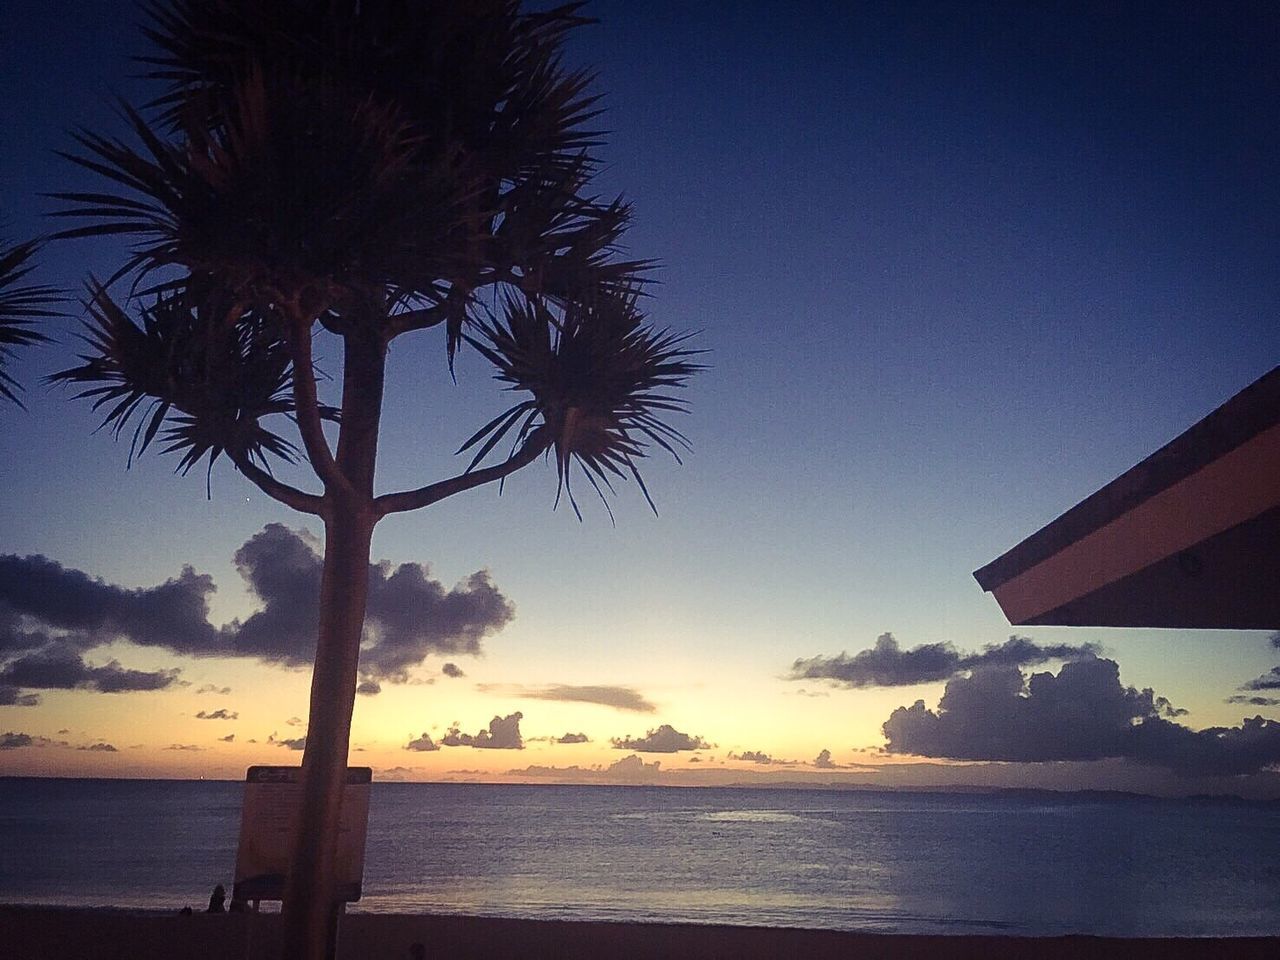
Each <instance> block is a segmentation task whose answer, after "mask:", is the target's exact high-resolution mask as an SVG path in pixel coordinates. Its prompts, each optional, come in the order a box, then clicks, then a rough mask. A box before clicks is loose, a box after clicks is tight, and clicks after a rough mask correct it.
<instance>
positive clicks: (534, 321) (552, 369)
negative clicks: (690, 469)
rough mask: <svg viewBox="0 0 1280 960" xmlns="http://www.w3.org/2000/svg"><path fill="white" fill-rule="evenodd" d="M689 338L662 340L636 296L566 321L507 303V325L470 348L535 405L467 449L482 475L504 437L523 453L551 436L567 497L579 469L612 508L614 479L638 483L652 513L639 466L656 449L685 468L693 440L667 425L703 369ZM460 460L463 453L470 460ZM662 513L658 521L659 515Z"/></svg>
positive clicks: (497, 324) (517, 408)
mask: <svg viewBox="0 0 1280 960" xmlns="http://www.w3.org/2000/svg"><path fill="white" fill-rule="evenodd" d="M687 339H688V338H687V335H686V336H682V335H677V334H672V333H670V332H666V331H658V330H655V329H654V328H653V327H652V326H650V325H649V324H647V323H646V322H645V320H644V317H643V315H642V314H641V313H640V311H639V310H638V309H637V297H636V295H635V294H631V295H627V296H622V297H616V296H604V297H600V298H599V299H597V300H595V301H594V302H592V303H591V304H590V305H589V306H578V307H575V308H573V309H570V310H569V311H567V312H566V313H565V314H564V316H563V317H561V318H557V317H556V316H555V315H553V314H552V312H551V311H549V310H547V309H546V308H545V307H543V306H542V305H540V304H539V303H538V302H537V301H529V300H520V299H517V298H515V297H508V298H507V299H506V303H505V309H504V311H503V316H502V318H501V319H498V318H493V319H489V320H486V321H481V322H479V323H477V324H476V329H475V333H474V334H468V335H467V340H468V342H470V343H471V344H472V345H473V346H474V347H475V348H476V349H477V350H479V351H480V353H482V354H483V355H484V356H485V357H486V358H487V359H488V360H489V361H490V362H492V363H493V365H494V366H495V367H496V368H497V373H496V374H495V377H496V378H497V379H498V380H500V381H502V382H504V383H507V384H509V388H508V389H511V390H516V391H520V392H524V393H528V394H529V395H530V396H529V398H528V399H526V400H522V401H520V402H518V403H516V404H513V405H512V406H511V407H509V408H508V409H507V410H506V411H504V412H503V413H502V414H500V415H499V416H497V417H495V418H494V419H493V420H491V421H490V422H489V423H487V424H486V425H485V426H484V427H482V428H481V429H480V430H479V431H477V432H476V433H475V434H474V435H473V436H472V437H471V438H470V439H469V440H468V441H467V442H466V443H465V444H463V446H462V451H466V450H469V449H471V448H472V447H476V448H477V451H476V453H475V456H474V459H473V460H472V463H471V466H472V467H474V466H475V465H476V464H477V463H479V462H480V461H481V460H483V458H484V457H485V456H486V455H487V454H488V453H489V451H490V450H492V449H493V448H494V447H495V446H496V445H497V444H498V443H500V442H501V441H502V439H503V437H505V436H507V435H508V434H512V433H514V436H515V442H516V444H517V445H518V444H520V443H523V442H524V441H525V440H526V439H527V438H528V437H529V436H531V435H533V434H535V433H539V434H543V435H546V434H549V435H550V437H551V438H552V450H553V451H554V455H555V461H556V472H557V476H558V481H559V483H558V487H557V499H558V497H559V491H560V490H563V491H564V492H565V493H567V494H568V496H569V500H570V503H571V504H572V505H573V508H574V512H575V513H578V514H579V516H581V513H580V512H579V511H578V505H577V501H576V499H575V498H574V495H573V489H572V486H571V483H570V471H569V468H570V466H571V465H573V464H574V463H576V464H578V465H579V466H580V467H581V468H582V472H583V474H584V475H585V476H586V478H587V480H588V481H589V482H590V483H591V485H592V487H593V488H594V489H595V491H596V492H597V493H598V494H600V495H601V499H602V500H604V491H603V490H602V489H601V485H603V486H604V488H605V489H609V490H612V481H613V479H620V478H625V477H627V476H628V475H629V476H631V477H633V478H634V479H635V480H636V482H637V484H638V485H639V486H640V489H641V491H642V492H643V493H644V495H645V499H646V500H648V502H649V506H650V507H653V506H654V504H653V499H652V498H651V497H650V496H649V491H648V489H647V488H646V487H645V484H644V480H643V479H642V478H641V476H640V472H639V469H638V460H639V459H640V458H642V457H644V456H645V452H646V448H647V447H648V446H649V445H650V444H651V443H652V444H656V445H657V446H659V447H661V448H662V449H664V450H666V451H667V452H668V453H670V454H671V455H672V456H673V457H675V458H676V460H677V461H679V459H680V455H679V448H681V447H684V448H687V447H688V440H687V439H686V438H685V436H684V435H683V434H682V433H681V432H680V431H679V430H676V429H675V428H674V427H672V426H670V425H669V424H668V423H666V422H665V421H664V420H663V419H662V414H664V413H673V412H678V411H682V410H683V409H684V407H685V401H684V400H683V398H681V397H680V396H678V395H677V394H676V393H674V392H673V391H676V390H678V389H680V388H681V387H683V386H684V383H685V381H686V380H687V379H688V378H689V376H691V375H692V374H693V373H695V372H697V371H698V370H699V369H701V366H700V365H699V364H698V363H696V362H695V361H694V360H693V359H692V358H693V357H694V356H695V355H696V354H697V352H698V351H694V350H689V349H687V348H686V347H685V342H686V340H687ZM462 451H459V452H462ZM605 506H606V508H607V507H608V501H607V500H606V501H605ZM654 509H655V512H656V508H654Z"/></svg>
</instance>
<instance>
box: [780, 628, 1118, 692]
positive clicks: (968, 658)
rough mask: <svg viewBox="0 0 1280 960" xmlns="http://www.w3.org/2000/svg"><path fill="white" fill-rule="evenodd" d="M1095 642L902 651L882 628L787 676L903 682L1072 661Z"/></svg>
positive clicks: (848, 682)
mask: <svg viewBox="0 0 1280 960" xmlns="http://www.w3.org/2000/svg"><path fill="white" fill-rule="evenodd" d="M1100 650H1101V648H1100V647H1098V645H1097V644H1093V643H1084V644H1080V645H1078V646H1077V645H1075V644H1069V643H1057V644H1039V643H1036V642H1035V641H1034V640H1028V639H1027V638H1026V637H1019V636H1011V637H1010V638H1009V639H1008V640H1006V641H1005V642H1004V643H998V644H997V643H989V644H987V645H986V646H985V647H983V648H982V650H981V651H980V652H978V653H969V654H962V653H960V652H959V651H958V650H956V648H955V647H954V646H953V645H952V644H950V643H945V642H944V643H926V644H921V645H920V646H918V647H912V648H911V649H910V650H903V649H902V648H901V647H900V646H899V645H898V641H897V640H895V639H894V636H893V634H891V633H882V634H881V635H880V636H879V637H877V638H876V644H875V646H874V647H872V648H871V649H870V650H863V651H861V652H860V653H856V654H854V655H853V656H850V655H849V654H847V653H841V654H838V655H837V656H834V657H823V656H817V657H810V658H808V659H803V658H802V659H798V660H796V661H795V662H794V663H793V664H792V665H791V673H790V675H789V676H788V679H791V680H830V681H832V682H834V683H837V684H840V685H841V686H846V687H905V686H911V685H912V684H917V683H937V682H940V681H943V680H949V679H951V678H952V677H955V676H957V675H959V674H961V673H963V672H965V671H968V670H978V669H981V668H984V667H997V666H1012V667H1027V666H1036V665H1038V664H1042V663H1046V662H1048V661H1050V660H1076V659H1082V658H1085V659H1087V658H1092V657H1095V656H1097V654H1098V653H1099V652H1100Z"/></svg>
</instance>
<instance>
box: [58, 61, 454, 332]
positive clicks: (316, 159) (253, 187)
mask: <svg viewBox="0 0 1280 960" xmlns="http://www.w3.org/2000/svg"><path fill="white" fill-rule="evenodd" d="M122 112H123V114H124V117H125V119H126V120H127V121H128V123H129V125H130V127H131V129H132V134H133V141H134V142H133V143H126V142H124V141H122V140H119V139H112V138H108V137H103V136H100V135H97V134H94V133H90V132H87V131H82V132H81V133H79V134H78V135H77V137H76V139H77V141H78V143H79V144H80V147H81V150H80V152H79V153H75V154H64V156H66V157H67V158H68V159H70V160H71V161H72V162H74V163H76V164H78V165H79V166H81V167H84V168H86V169H88V170H91V171H93V172H95V173H97V174H99V175H100V176H102V177H104V178H105V179H106V180H107V181H109V182H110V184H111V186H112V187H113V188H115V189H116V191H117V192H114V193H112V192H94V193H57V194H53V196H54V197H56V198H57V199H60V200H63V201H65V202H66V203H67V206H66V207H64V208H63V209H60V210H58V211H56V212H55V214H54V216H58V217H64V218H65V217H69V218H74V219H76V220H79V221H81V225H78V226H75V227H72V228H69V229H65V230H62V231H61V232H59V233H58V234H56V236H57V237H58V238H61V239H66V238H74V237H81V236H96V235H104V234H120V235H126V236H127V235H132V236H134V237H136V238H137V242H136V243H135V245H134V247H133V250H132V257H131V258H130V259H129V260H128V261H127V262H126V263H125V264H124V266H123V267H122V268H121V269H120V270H119V271H117V273H116V274H115V276H114V277H113V278H112V280H114V279H116V278H118V277H119V276H121V275H123V274H124V273H127V272H129V271H132V270H135V269H136V270H140V271H141V272H142V273H144V274H145V273H147V272H150V271H153V270H156V269H160V268H163V267H170V266H178V267H181V268H185V269H187V270H189V271H192V272H194V273H216V274H218V275H219V276H220V277H221V278H222V282H223V284H224V286H226V287H227V288H228V289H230V290H234V291H235V292H236V294H237V295H238V296H247V297H249V298H250V299H251V300H253V301H254V302H255V303H258V304H261V305H264V306H265V305H266V304H269V303H279V302H281V301H286V300H296V299H302V300H305V301H306V302H307V303H309V304H312V305H314V307H315V311H316V313H321V312H323V311H324V310H325V309H328V308H329V307H331V306H333V305H335V304H343V303H346V302H349V301H351V300H353V299H354V300H364V299H368V298H369V297H370V296H373V295H375V294H374V293H373V292H374V291H381V290H382V289H383V288H385V287H387V286H396V285H400V286H403V285H406V284H407V285H409V286H412V282H413V281H416V279H417V278H418V277H421V276H423V275H427V274H431V273H436V274H444V275H448V274H450V273H452V272H456V271H455V270H454V268H453V266H452V264H453V262H454V261H455V260H456V259H457V257H458V254H457V253H456V252H455V251H457V250H459V249H465V245H463V244H461V243H459V236H458V234H459V231H460V230H461V229H462V228H461V227H460V225H459V222H460V220H461V218H462V217H463V216H465V209H464V206H465V204H466V203H468V202H469V200H470V197H469V195H468V194H467V192H466V188H465V185H464V186H462V187H460V186H459V184H458V182H457V179H456V177H455V176H454V174H453V172H452V171H451V170H450V169H448V167H447V165H444V164H440V165H437V166H436V167H434V168H431V169H428V168H426V167H424V166H423V165H421V164H415V165H411V164H410V156H411V154H412V151H413V148H414V143H413V139H412V136H411V134H410V132H409V128H408V127H407V126H406V125H405V124H404V123H403V122H402V121H401V120H400V119H398V117H397V116H396V114H395V111H394V110H393V109H391V108H384V107H380V106H377V105H375V104H373V103H371V102H369V101H367V100H365V101H359V100H353V99H352V98H351V97H350V96H349V95H348V94H347V93H346V92H345V91H342V90H340V89H338V88H336V87H334V86H333V85H322V84H310V85H307V86H302V85H300V84H298V83H296V82H294V81H291V80H286V79H281V80H271V79H268V78H267V77H266V76H265V75H264V74H263V73H261V72H251V73H250V74H248V75H247V76H246V77H245V78H244V79H243V80H242V82H241V83H240V84H239V85H238V86H237V87H236V88H235V90H234V91H233V102H232V103H231V104H229V105H227V106H226V118H225V122H224V123H223V125H222V126H220V127H219V128H217V129H215V130H212V131H210V130H206V129H204V128H202V127H192V128H189V129H188V130H187V131H186V133H185V135H184V136H183V137H180V138H178V139H176V140H175V139H171V138H169V137H167V136H166V135H164V134H163V133H162V132H160V131H157V130H156V129H153V127H152V126H151V124H150V123H149V122H148V121H147V120H146V118H145V117H143V116H142V115H141V114H140V113H138V112H137V111H136V110H133V109H132V108H131V107H129V106H128V105H123V106H122ZM460 190H461V192H459V191H460ZM86 221H87V222H86ZM111 282H112V281H108V285H109V284H110V283H111Z"/></svg>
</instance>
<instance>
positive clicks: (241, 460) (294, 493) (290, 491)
mask: <svg viewBox="0 0 1280 960" xmlns="http://www.w3.org/2000/svg"><path fill="white" fill-rule="evenodd" d="M227 456H229V457H231V462H232V463H234V464H235V465H236V469H237V470H239V471H240V472H241V473H243V474H244V475H245V476H246V477H247V478H248V479H249V480H250V481H251V482H252V483H253V485H254V486H256V487H257V488H258V489H259V490H261V491H262V492H263V493H265V494H266V495H267V496H268V497H270V498H271V499H272V500H279V501H280V502H281V503H283V504H284V505H285V506H289V507H293V509H295V510H299V511H301V512H302V513H314V514H315V515H316V516H321V510H322V509H323V507H324V498H323V497H317V496H316V495H315V494H312V493H305V492H303V491H302V490H299V489H298V488H297V487H292V486H290V485H289V484H287V483H284V482H282V481H280V480H277V479H276V478H275V477H273V476H271V474H269V473H267V471H265V470H263V469H262V468H261V467H259V466H257V465H256V464H254V463H253V461H251V460H249V459H248V458H247V457H241V456H237V455H233V454H231V453H228V454H227Z"/></svg>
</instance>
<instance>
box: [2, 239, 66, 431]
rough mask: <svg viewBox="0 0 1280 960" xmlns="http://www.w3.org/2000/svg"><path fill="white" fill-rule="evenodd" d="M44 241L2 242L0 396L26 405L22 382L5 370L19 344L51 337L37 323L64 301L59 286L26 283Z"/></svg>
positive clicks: (55, 313) (20, 404)
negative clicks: (25, 280) (20, 392)
mask: <svg viewBox="0 0 1280 960" xmlns="http://www.w3.org/2000/svg"><path fill="white" fill-rule="evenodd" d="M39 247H40V245H39V243H37V242H36V241H28V242H26V243H13V244H6V243H3V242H0V398H3V399H5V400H9V401H12V402H13V403H16V404H17V405H18V406H22V401H21V400H19V399H18V391H19V390H21V389H22V388H21V386H20V385H19V384H18V381H17V380H15V379H14V378H13V376H12V375H11V374H10V373H8V372H7V371H6V370H5V366H6V365H7V364H8V363H9V361H10V360H12V359H13V357H14V354H15V352H16V350H17V348H19V347H24V346H28V345H30V344H33V343H41V342H44V341H47V340H48V339H49V338H48V337H47V336H45V335H44V334H43V333H41V332H40V331H39V330H36V329H35V327H34V324H35V323H36V322H38V321H39V320H40V319H41V318H42V317H52V316H56V315H57V313H58V311H57V310H56V309H54V305H55V304H57V303H58V302H59V301H61V299H62V296H61V294H60V293H59V291H58V290H56V289H55V288H53V287H50V286H46V285H44V284H33V283H23V282H22V281H23V280H24V279H25V278H26V277H27V275H28V274H29V273H31V271H32V270H33V269H35V265H34V264H33V263H32V262H31V261H32V257H34V256H35V253H36V251H37V250H38V249H39Z"/></svg>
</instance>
